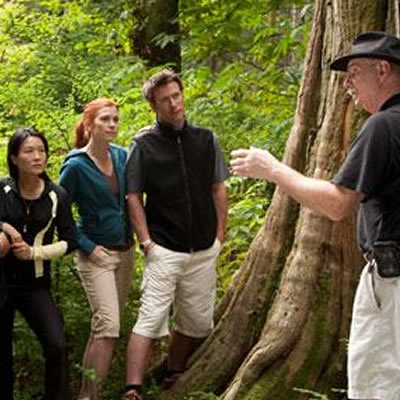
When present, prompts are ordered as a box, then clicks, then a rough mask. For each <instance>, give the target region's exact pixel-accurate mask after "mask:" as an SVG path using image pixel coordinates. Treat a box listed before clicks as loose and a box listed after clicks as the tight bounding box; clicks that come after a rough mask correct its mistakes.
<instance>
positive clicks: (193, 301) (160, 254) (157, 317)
mask: <svg viewBox="0 0 400 400" xmlns="http://www.w3.org/2000/svg"><path fill="white" fill-rule="evenodd" d="M220 249H221V244H220V243H219V241H218V240H216V241H215V243H214V245H213V246H211V247H210V248H208V249H206V250H200V251H196V252H193V253H180V252H176V251H171V250H168V249H166V248H164V247H161V246H159V245H155V246H154V247H153V248H152V249H151V251H150V253H149V254H148V255H147V264H146V268H145V270H144V272H143V280H142V286H141V298H140V303H141V305H140V308H139V315H138V319H137V322H136V324H135V326H134V328H133V330H132V331H133V332H135V333H137V334H139V335H142V336H146V337H150V338H159V337H162V336H165V335H168V333H169V331H168V316H169V312H170V308H171V305H172V304H174V320H175V330H176V331H178V332H180V333H182V334H184V335H186V336H190V337H196V338H203V337H206V336H208V335H209V334H210V332H211V330H212V328H213V314H214V301H215V290H216V273H215V266H216V259H217V257H218V254H219V252H220Z"/></svg>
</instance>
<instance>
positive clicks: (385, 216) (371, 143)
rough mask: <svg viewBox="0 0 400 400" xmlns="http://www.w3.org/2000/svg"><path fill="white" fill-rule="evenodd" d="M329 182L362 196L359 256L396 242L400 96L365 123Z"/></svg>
mask: <svg viewBox="0 0 400 400" xmlns="http://www.w3.org/2000/svg"><path fill="white" fill-rule="evenodd" d="M332 182H333V183H334V184H336V185H339V186H343V187H345V188H348V189H351V190H355V191H358V192H361V193H363V194H364V195H365V197H364V199H363V201H362V203H361V206H360V211H359V214H358V224H357V238H358V243H359V245H360V248H361V250H362V251H363V252H366V251H368V250H370V249H371V248H372V246H373V244H374V243H375V242H376V241H380V240H395V241H398V242H400V94H397V95H395V96H393V97H391V98H390V99H389V100H387V101H386V102H385V103H384V104H383V106H382V107H381V109H380V110H379V112H377V113H376V114H373V115H371V116H370V117H369V118H368V119H367V121H366V122H365V124H364V125H363V127H362V128H361V130H360V132H359V134H358V136H357V138H356V139H355V141H354V143H353V144H352V147H351V149H350V153H349V154H348V156H347V158H346V160H345V162H344V164H343V165H342V167H341V168H340V170H339V172H338V174H337V175H336V176H335V177H334V179H333V180H332Z"/></svg>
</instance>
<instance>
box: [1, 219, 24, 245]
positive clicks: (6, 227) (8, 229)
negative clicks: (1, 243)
mask: <svg viewBox="0 0 400 400" xmlns="http://www.w3.org/2000/svg"><path fill="white" fill-rule="evenodd" d="M3 232H4V233H5V234H7V235H8V236H9V237H10V238H11V242H12V243H14V242H19V241H21V240H22V235H21V234H20V233H19V232H18V231H17V230H16V229H15V228H14V227H13V226H12V225H10V224H9V223H7V222H3Z"/></svg>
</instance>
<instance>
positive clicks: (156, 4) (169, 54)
mask: <svg viewBox="0 0 400 400" xmlns="http://www.w3.org/2000/svg"><path fill="white" fill-rule="evenodd" d="M178 8H179V6H178V0H135V1H134V6H133V10H134V11H133V13H134V18H135V21H136V24H135V29H134V30H133V31H132V34H131V42H132V51H133V53H134V54H136V55H138V56H140V57H142V58H143V59H144V60H146V61H148V63H149V65H150V66H152V67H153V66H157V65H162V64H171V65H172V67H173V68H174V69H175V70H176V71H178V72H179V71H180V69H181V49H180V40H179V19H178Z"/></svg>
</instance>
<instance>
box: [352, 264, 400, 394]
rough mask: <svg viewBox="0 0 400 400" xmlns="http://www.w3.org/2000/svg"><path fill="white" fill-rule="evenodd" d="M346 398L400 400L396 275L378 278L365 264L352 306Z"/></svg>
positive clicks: (399, 315)
mask: <svg viewBox="0 0 400 400" xmlns="http://www.w3.org/2000/svg"><path fill="white" fill-rule="evenodd" d="M348 376H349V390H348V397H349V398H350V399H374V400H400V277H396V278H381V277H380V276H379V274H378V273H377V271H376V267H375V265H374V266H371V265H370V264H367V265H366V266H365V267H364V269H363V271H362V274H361V278H360V282H359V284H358V288H357V292H356V297H355V300H354V306H353V316H352V323H351V331H350V341H349V355H348Z"/></svg>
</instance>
